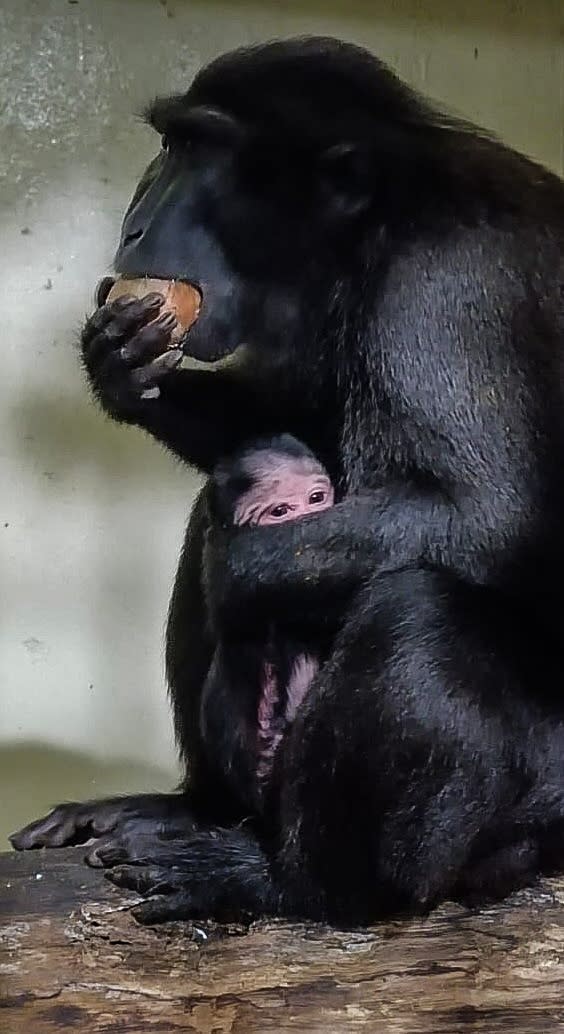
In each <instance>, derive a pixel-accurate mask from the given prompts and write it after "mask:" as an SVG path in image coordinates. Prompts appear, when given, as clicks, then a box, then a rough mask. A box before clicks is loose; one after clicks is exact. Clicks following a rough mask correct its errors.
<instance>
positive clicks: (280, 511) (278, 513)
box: [270, 503, 290, 517]
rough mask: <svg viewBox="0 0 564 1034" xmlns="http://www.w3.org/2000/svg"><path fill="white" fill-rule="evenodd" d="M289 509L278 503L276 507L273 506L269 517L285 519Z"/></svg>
mask: <svg viewBox="0 0 564 1034" xmlns="http://www.w3.org/2000/svg"><path fill="white" fill-rule="evenodd" d="M289 511H290V507H289V506H288V504H287V503H279V505H278V506H273V507H272V509H271V510H270V516H271V517H285V516H286V514H287V513H289Z"/></svg>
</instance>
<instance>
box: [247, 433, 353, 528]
mask: <svg viewBox="0 0 564 1034" xmlns="http://www.w3.org/2000/svg"><path fill="white" fill-rule="evenodd" d="M248 469H249V474H250V475H251V477H252V478H253V482H254V483H253V486H252V488H250V489H249V491H248V492H245V493H244V495H242V496H241V498H240V499H239V501H238V503H237V505H236V506H235V514H234V521H235V524H239V525H240V524H251V525H255V526H261V527H263V526H264V525H267V524H284V523H285V522H286V521H294V520H296V519H297V518H298V517H305V516H306V515H308V514H311V513H319V511H321V510H328V509H329V507H331V506H333V503H334V501H335V493H334V490H333V485H332V484H331V481H330V480H329V477H328V475H327V474H326V473H325V471H324V469H323V467H322V466H321V465H320V464H319V463H317V462H316V461H315V460H313V459H311V457H309V456H304V457H303V458H300V459H297V458H295V457H294V456H286V455H284V454H281V453H276V452H271V451H267V450H264V451H262V452H257V453H256V456H253V457H252V458H251V459H250V461H249V462H248Z"/></svg>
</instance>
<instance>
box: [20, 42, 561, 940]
mask: <svg viewBox="0 0 564 1034" xmlns="http://www.w3.org/2000/svg"><path fill="white" fill-rule="evenodd" d="M149 119H150V121H151V122H152V124H153V126H154V127H155V129H156V130H157V132H158V133H160V134H161V135H162V137H163V149H162V151H161V153H160V155H159V156H158V157H157V158H155V160H154V161H153V162H152V163H151V165H150V166H149V168H148V170H147V172H146V174H145V176H144V177H143V179H142V181H141V183H140V185H139V187H138V189H137V191H136V193H135V196H134V198H133V201H132V203H131V206H130V208H129V211H128V213H127V216H126V218H125V222H124V227H123V235H122V239H121V243H120V246H119V249H118V252H117V256H116V260H115V268H116V271H117V272H118V273H119V274H126V275H128V276H140V275H145V274H147V275H149V276H153V277H161V278H163V277H170V278H174V277H176V278H180V279H186V280H189V281H191V282H193V283H195V284H196V285H197V286H199V287H200V289H201V291H202V295H203V305H202V312H201V316H200V318H199V320H198V321H197V323H196V324H195V325H194V327H193V328H192V329H191V330H190V332H189V334H188V336H187V338H186V340H185V341H184V342H183V348H184V350H185V352H187V353H188V354H190V355H192V356H194V357H196V358H199V359H201V360H207V361H210V360H213V359H216V358H218V357H219V356H221V355H226V354H229V353H233V352H235V350H236V349H237V347H238V346H239V345H243V346H244V348H242V349H241V351H240V352H235V355H234V357H233V361H232V362H231V363H230V364H229V365H228V366H226V367H225V368H224V369H223V370H212V369H210V370H206V369H204V370H197V371H195V370H193V371H190V370H181V369H178V368H177V366H178V363H179V360H180V358H181V353H180V351H179V350H178V349H175V350H173V351H171V352H167V351H166V346H167V342H168V340H169V337H170V326H169V325H168V324H166V322H165V323H164V324H162V323H161V324H160V325H159V324H158V322H157V324H154V323H153V324H151V325H149V320H150V319H152V318H153V317H154V316H155V314H156V313H158V309H159V300H158V299H157V298H152V299H148V300H146V301H144V302H143V301H132V302H131V303H129V304H128V303H126V302H123V301H121V302H115V303H114V304H111V305H102V307H101V308H100V309H99V311H98V312H96V313H95V314H94V316H93V317H92V318H91V319H90V320H89V321H88V323H87V324H86V327H85V330H84V334H83V354H84V363H85V366H86V370H87V372H88V376H89V379H90V383H91V385H92V388H93V391H94V393H95V395H96V396H97V398H98V399H99V401H100V403H101V404H102V406H103V408H104V409H105V411H106V412H107V413H109V414H110V415H111V416H113V417H114V418H115V419H117V420H120V421H123V422H126V423H130V424H136V425H138V426H140V427H142V428H144V429H146V430H147V431H149V432H150V433H151V434H153V435H154V436H155V437H156V438H158V439H159V441H161V442H163V443H164V444H165V445H167V446H168V447H169V448H170V449H171V450H172V451H173V452H174V453H175V454H176V455H177V456H179V457H181V458H182V459H183V460H184V461H185V462H186V463H188V464H190V465H193V466H196V467H198V468H199V469H200V470H203V471H206V472H212V471H213V469H214V467H215V465H216V464H217V462H218V460H219V459H221V458H223V457H225V456H228V455H229V454H231V453H233V452H234V451H236V450H238V449H240V448H241V447H242V446H244V445H245V443H248V442H250V441H252V440H253V439H254V438H256V437H257V436H264V435H272V434H277V433H279V432H283V431H287V432H289V433H291V434H293V435H295V436H296V437H297V438H299V439H301V440H302V441H304V442H305V443H306V444H307V445H308V446H309V448H311V449H312V450H313V451H314V453H315V454H316V455H317V456H318V457H319V458H320V460H321V461H322V462H323V464H324V465H325V467H326V469H327V471H328V473H329V475H330V477H331V479H332V481H333V483H334V484H335V486H336V488H337V505H335V506H334V507H332V508H331V509H328V510H326V511H325V512H324V513H321V514H319V515H316V516H315V517H306V518H303V519H302V520H299V521H295V522H289V523H286V524H284V525H281V526H279V527H263V528H260V527H259V528H219V527H214V526H213V524H212V525H210V526H208V523H209V522H208V518H207V513H206V507H207V501H206V492H205V491H204V493H203V495H202V497H201V498H200V499H199V501H198V503H197V504H196V507H195V510H194V512H193V515H192V518H191V521H190V525H189V528H188V533H187V538H186V543H185V548H184V552H183V554H182V558H181V561H180V568H179V571H178V576H177V580H176V585H175V589H174V594H173V599H172V604H171V610H170V621H169V626H168V642H167V666H168V677H169V681H170V689H171V695H172V701H173V706H174V715H175V723H176V732H177V736H178V741H179V744H180V749H181V752H182V755H183V757H184V759H185V761H186V766H187V775H186V784H185V789H184V792H183V793H180V794H178V795H170V796H164V797H159V796H149V797H137V798H136V797H131V798H126V799H122V800H117V801H115V800H114V801H109V802H104V801H102V802H94V803H90V804H85V805H77V804H69V805H63V806H61V807H59V808H58V809H56V810H55V812H53V813H51V815H50V816H47V817H46V818H44V819H41V820H39V821H38V822H36V823H34V824H32V825H31V826H30V827H27V829H25V830H23V831H22V832H20V833H19V834H18V835H17V836H16V837H15V838H14V844H15V846H17V847H20V848H25V847H35V846H40V845H47V846H49V845H53V846H54V845H59V844H62V843H69V842H76V841H77V840H80V839H85V838H86V837H87V836H88V835H90V834H94V835H96V836H99V837H100V838H101V839H99V841H98V843H97V844H95V845H94V847H93V848H92V849H91V851H90V854H89V858H90V861H91V862H93V863H97V864H102V865H104V866H108V867H113V868H111V871H110V873H109V875H110V877H111V878H112V879H113V880H114V881H115V882H116V883H118V884H122V885H124V886H128V887H134V888H135V889H137V890H141V891H142V892H145V893H146V894H147V895H149V900H148V901H146V902H143V903H142V904H141V905H140V906H138V909H137V915H138V916H139V918H140V919H141V920H143V921H146V922H151V921H158V920H163V919H168V918H175V917H181V916H182V917H184V916H191V915H215V916H218V917H220V918H221V917H223V916H225V915H233V914H235V915H240V914H251V915H256V914H259V913H275V914H279V915H300V916H306V917H313V918H324V919H329V920H331V921H333V922H343V923H350V922H367V921H371V920H374V919H376V918H377V917H380V916H382V915H384V914H389V913H392V912H398V911H400V910H408V911H416V910H425V909H428V908H430V907H431V906H432V905H433V904H434V903H435V902H437V901H439V900H441V899H443V898H445V897H446V896H451V895H456V894H461V893H463V892H464V893H466V892H468V891H469V890H470V891H471V890H472V888H478V890H479V892H480V893H483V894H485V895H489V894H497V893H503V892H506V891H508V890H511V889H512V888H513V887H515V886H518V885H519V884H520V883H522V882H526V881H527V880H530V879H532V878H533V876H534V875H535V874H536V873H537V872H538V871H540V870H542V869H545V868H546V867H548V866H549V865H551V864H553V863H555V864H558V862H559V861H560V860H561V858H562V851H561V848H562V844H561V832H562V820H563V812H564V799H563V798H564V771H563V765H564V730H563V724H562V722H563V717H564V694H563V693H562V690H561V681H562V671H563V660H564V658H563V650H564V648H563V646H562V636H561V615H562V605H561V581H562V566H563V565H562V545H561V543H562V527H563V522H564V498H563V489H564V477H563V473H562V472H563V470H564V393H563V389H562V383H563V374H562V354H563V345H564V290H563V287H562V285H563V283H564V186H563V184H562V182H561V181H560V180H559V179H558V178H557V177H556V176H554V175H552V174H550V173H549V172H547V171H545V170H544V169H542V168H541V167H540V166H539V165H537V164H535V163H533V162H532V161H529V160H528V159H527V158H524V157H522V156H520V155H518V154H516V153H515V152H513V151H511V150H509V149H508V148H505V147H504V146H502V145H501V144H500V143H498V142H496V141H494V140H492V139H490V138H489V137H488V136H487V135H486V134H484V133H482V132H480V131H478V130H475V129H473V128H472V127H470V126H468V125H466V124H462V123H459V122H457V121H455V120H452V119H449V118H446V117H444V116H443V115H441V114H437V113H436V112H435V111H434V110H433V109H432V108H431V107H430V106H429V105H428V104H427V103H426V102H425V101H424V100H423V99H422V98H421V97H420V96H418V95H417V94H415V93H413V92H412V91H411V90H409V89H408V88H407V87H406V86H404V85H403V84H402V83H400V82H399V81H398V80H397V79H396V78H395V76H394V75H393V74H392V73H391V72H390V71H389V70H388V69H387V68H385V67H384V66H383V65H382V64H381V63H380V62H379V61H377V60H376V59H375V58H373V57H372V56H371V55H369V54H368V53H366V52H364V51H363V50H361V49H358V48H357V47H354V46H351V45H349V44H344V43H339V42H336V41H333V40H327V39H312V40H305V41H304V40H298V41H287V42H280V43H273V44H268V45H264V46H260V47H256V48H254V49H248V50H243V51H239V52H236V53H235V54H230V55H227V56H224V57H222V58H220V59H219V60H217V61H215V62H213V63H212V64H211V65H209V66H208V67H207V68H205V69H204V70H203V71H201V72H200V73H199V74H198V76H197V77H196V79H195V80H194V82H193V84H192V86H191V87H190V89H189V90H188V92H187V93H186V94H185V95H183V96H179V97H173V98H169V99H167V100H160V101H157V102H156V103H155V104H153V105H152V108H151V110H150V114H149ZM105 297H107V289H106V288H104V289H103V290H102V292H101V296H100V298H99V300H100V302H103V301H104V300H105ZM157 388H158V391H156V390H155V389H157ZM148 389H149V390H148ZM157 396H158V397H157ZM208 608H209V610H208ZM258 608H262V611H263V613H265V614H266V613H268V614H269V615H270V616H271V618H272V619H273V620H276V617H277V615H279V616H283V615H284V614H288V613H292V614H293V616H294V619H295V620H296V621H299V620H303V621H304V622H307V621H309V620H311V618H312V615H313V616H315V615H319V614H320V613H326V614H329V613H330V614H332V615H333V616H334V617H335V619H336V620H337V621H338V629H337V634H336V637H335V642H334V646H333V649H332V651H331V653H330V656H329V658H328V659H327V661H326V662H325V663H324V664H323V667H322V669H321V671H320V672H319V674H318V676H317V677H316V679H315V680H314V683H313V685H312V686H311V688H310V690H309V692H308V693H307V695H306V697H305V699H304V702H303V706H302V707H301V708H300V709H299V710H298V713H297V715H296V718H295V720H294V721H293V723H292V724H291V726H290V728H289V730H288V733H287V735H286V736H285V738H284V740H283V742H282V744H281V745H280V748H279V750H278V752H277V760H276V772H275V777H274V779H275V784H276V786H277V788H278V789H277V793H276V794H275V796H274V798H273V800H272V803H271V805H270V808H269V811H268V815H265V816H264V817H261V816H260V815H258V814H254V815H252V816H251V817H250V821H248V822H247V823H246V824H241V820H243V819H244V818H246V817H248V809H247V808H246V806H245V803H244V802H242V801H241V799H240V797H239V796H238V793H237V789H236V781H234V780H230V779H229V778H228V777H226V776H225V774H224V773H222V772H221V771H220V769H219V767H218V765H217V763H216V758H215V756H214V750H213V744H212V745H211V746H210V745H207V744H204V743H203V742H202V737H201V730H200V724H199V716H200V706H201V692H202V686H203V685H204V683H205V680H206V677H207V673H208V670H209V665H210V662H211V658H212V656H213V652H214V648H215V644H214V641H213V635H212V633H211V629H213V627H215V625H217V621H218V617H219V618H220V619H221V620H222V621H224V622H225V621H227V620H229V619H230V620H232V621H233V622H236V621H237V620H239V621H240V622H241V626H242V627H243V629H244V628H245V621H246V614H248V612H249V610H251V611H252V610H253V609H254V610H255V611H256V610H257V609H258ZM208 618H209V619H210V620H208ZM234 627H235V626H234ZM118 863H126V864H118ZM151 895H156V896H152V897H151Z"/></svg>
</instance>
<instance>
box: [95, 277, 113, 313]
mask: <svg viewBox="0 0 564 1034" xmlns="http://www.w3.org/2000/svg"><path fill="white" fill-rule="evenodd" d="M116 280H117V277H115V276H104V277H102V279H101V280H100V281H99V282H98V283H97V285H96V290H95V292H94V301H95V302H96V306H97V307H98V308H100V307H101V306H102V305H105V304H106V302H107V300H108V295H109V293H110V291H111V289H112V287H113V286H114V284H115V282H116Z"/></svg>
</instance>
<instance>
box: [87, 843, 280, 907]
mask: <svg viewBox="0 0 564 1034" xmlns="http://www.w3.org/2000/svg"><path fill="white" fill-rule="evenodd" d="M143 847H144V850H143ZM134 850H135V856H134V855H133V854H132V851H131V850H130V848H129V846H128V845H127V843H125V844H124V843H122V844H121V846H118V844H116V843H114V844H113V845H109V844H108V845H106V846H104V845H100V846H99V848H98V858H99V860H100V862H101V864H103V865H109V866H115V868H110V869H109V870H108V872H107V873H106V878H107V879H108V880H111V882H112V883H114V884H116V886H118V887H124V888H126V889H128V890H134V891H137V892H138V893H139V894H142V895H143V896H145V897H147V898H148V899H149V900H147V901H144V902H142V903H141V904H138V905H135V906H134V908H133V914H134V916H135V918H136V919H138V920H139V922H141V923H163V922H167V921H169V920H173V919H191V918H211V919H216V920H218V921H220V922H225V921H234V920H239V921H240V920H248V919H250V918H251V917H253V916H258V915H265V914H273V912H274V911H275V899H276V896H275V894H274V891H273V887H272V882H271V877H270V871H269V865H268V862H267V859H266V857H265V855H264V853H263V851H262V849H261V848H260V846H259V844H258V843H257V841H256V840H255V839H254V838H253V837H252V836H249V835H247V834H246V833H243V832H242V831H241V830H240V829H236V830H229V829H217V830H207V831H204V832H201V833H195V834H194V835H192V836H188V837H170V836H168V837H167V836H166V834H163V835H161V836H158V837H156V838H146V840H145V843H144V845H141V844H140V842H138V843H137V844H136V845H134ZM126 856H128V859H129V862H132V861H135V862H136V863H137V864H120V865H118V864H116V863H117V862H118V861H122V862H123V861H125V860H126Z"/></svg>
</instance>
